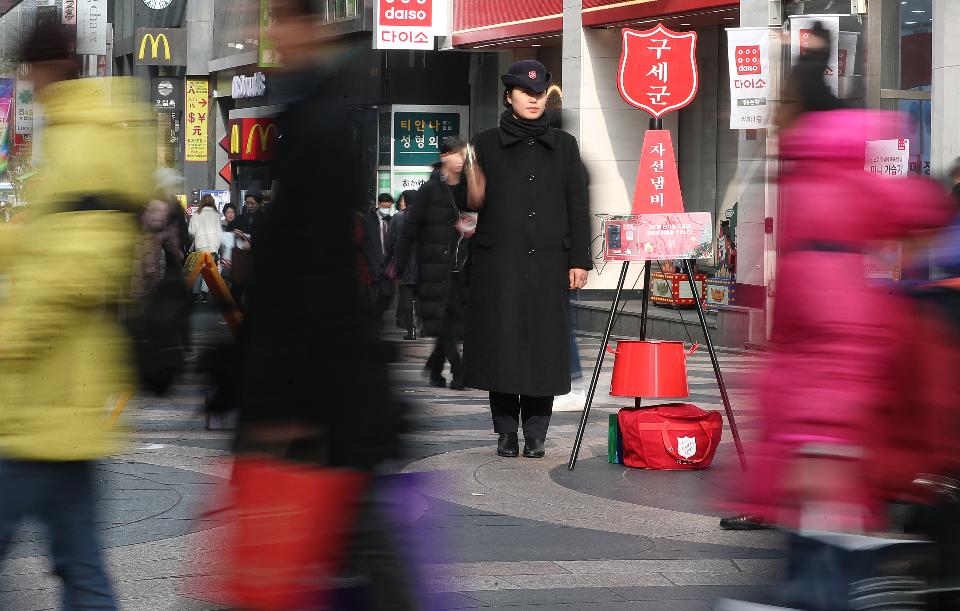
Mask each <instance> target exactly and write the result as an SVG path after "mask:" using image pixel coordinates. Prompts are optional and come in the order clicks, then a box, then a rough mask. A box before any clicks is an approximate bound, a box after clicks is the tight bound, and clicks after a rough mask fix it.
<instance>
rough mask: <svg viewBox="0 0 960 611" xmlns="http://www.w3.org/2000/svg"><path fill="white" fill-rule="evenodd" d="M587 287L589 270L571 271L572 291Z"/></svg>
mask: <svg viewBox="0 0 960 611" xmlns="http://www.w3.org/2000/svg"><path fill="white" fill-rule="evenodd" d="M586 285H587V270H585V269H576V268H574V269H571V270H570V290H576V289H582V288H583V287H585V286H586Z"/></svg>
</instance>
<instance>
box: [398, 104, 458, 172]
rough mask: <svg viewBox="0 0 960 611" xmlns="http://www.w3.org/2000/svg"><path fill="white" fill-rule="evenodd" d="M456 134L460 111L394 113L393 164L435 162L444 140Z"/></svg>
mask: <svg viewBox="0 0 960 611" xmlns="http://www.w3.org/2000/svg"><path fill="white" fill-rule="evenodd" d="M459 134H460V114H459V113H443V112H437V113H431V112H397V113H395V114H394V115H393V147H394V148H393V165H397V166H429V165H430V164H432V163H436V162H437V161H439V160H440V144H441V143H442V142H443V139H444V138H446V137H447V136H457V135H459Z"/></svg>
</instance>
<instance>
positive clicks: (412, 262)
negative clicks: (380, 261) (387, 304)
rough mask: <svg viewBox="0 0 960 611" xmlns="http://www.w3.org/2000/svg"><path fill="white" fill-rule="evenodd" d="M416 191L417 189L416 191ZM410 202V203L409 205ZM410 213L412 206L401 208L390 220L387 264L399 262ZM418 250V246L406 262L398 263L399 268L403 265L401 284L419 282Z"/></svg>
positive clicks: (399, 279)
mask: <svg viewBox="0 0 960 611" xmlns="http://www.w3.org/2000/svg"><path fill="white" fill-rule="evenodd" d="M414 193H415V191H414ZM409 205H410V204H408V206H409ZM409 215H410V208H409V207H408V208H407V209H406V210H401V211H400V212H398V213H396V214H395V215H394V216H393V220H392V221H390V229H389V230H388V231H387V266H389V265H390V264H391V262H393V261H397V262H399V260H400V254H399V248H400V239H401V238H402V237H403V232H404V231H406V226H407V218H408V217H409ZM417 253H418V250H417V248H416V247H414V248H413V250H411V251H410V252H409V254H408V255H407V259H406V263H405V265H403V266H400V265H397V269H398V270H399V268H400V267H403V273H402V274H401V273H399V271H398V272H397V277H396V278H395V280H397V281H398V282H399V283H400V284H409V285H414V284H416V283H417V278H418V277H419V275H420V262H419V260H418V256H417Z"/></svg>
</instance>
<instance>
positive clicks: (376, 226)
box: [363, 210, 393, 279]
mask: <svg viewBox="0 0 960 611" xmlns="http://www.w3.org/2000/svg"><path fill="white" fill-rule="evenodd" d="M391 220H393V219H392V217H389V216H388V217H386V218H383V219H381V217H380V214H379V213H378V212H377V211H376V210H367V211H366V212H364V213H363V229H364V234H363V235H364V241H363V253H364V254H365V255H366V257H367V264H369V265H370V273H371V274H372V275H373V277H374V279H377V278H380V277H381V276H382V275H383V272H384V267H385V266H386V254H385V253H386V243H385V241H384V238H385V237H386V233H387V232H388V231H389V230H390V222H391ZM381 223H382V225H383V228H382V227H381Z"/></svg>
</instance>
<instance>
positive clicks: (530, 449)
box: [523, 437, 546, 458]
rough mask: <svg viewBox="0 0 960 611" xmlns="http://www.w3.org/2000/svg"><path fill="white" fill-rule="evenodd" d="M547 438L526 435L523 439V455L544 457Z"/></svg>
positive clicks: (525, 456)
mask: <svg viewBox="0 0 960 611" xmlns="http://www.w3.org/2000/svg"><path fill="white" fill-rule="evenodd" d="M544 441H546V440H545V439H537V438H536V437H525V438H524V439H523V457H524V458H543V455H544V454H546V451H545V450H544V449H543V443H544Z"/></svg>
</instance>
